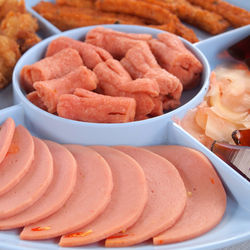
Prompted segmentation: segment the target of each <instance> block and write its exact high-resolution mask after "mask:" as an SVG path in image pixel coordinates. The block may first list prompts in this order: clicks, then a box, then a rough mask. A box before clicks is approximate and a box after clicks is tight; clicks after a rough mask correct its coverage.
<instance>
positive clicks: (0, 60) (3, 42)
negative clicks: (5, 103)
mask: <svg viewBox="0 0 250 250" xmlns="http://www.w3.org/2000/svg"><path fill="white" fill-rule="evenodd" d="M20 56H21V54H20V51H19V48H18V44H17V43H16V42H15V41H14V40H12V39H10V38H8V37H6V36H2V35H0V89H1V88H4V87H5V86H7V85H8V83H9V82H10V81H11V76H12V72H13V69H14V66H15V64H16V62H17V60H18V59H19V57H20Z"/></svg>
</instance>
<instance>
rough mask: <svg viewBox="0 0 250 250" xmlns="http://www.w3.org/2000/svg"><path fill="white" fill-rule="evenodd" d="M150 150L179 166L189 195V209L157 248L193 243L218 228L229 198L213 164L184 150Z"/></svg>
mask: <svg viewBox="0 0 250 250" xmlns="http://www.w3.org/2000/svg"><path fill="white" fill-rule="evenodd" d="M146 148H147V149H149V150H151V151H152V152H154V153H157V154H159V155H160V156H162V157H164V158H166V159H167V160H169V161H170V162H171V163H173V164H174V165H175V166H176V168H177V169H178V170H179V172H180V175H181V177H182V179H183V181H184V184H185V186H186V190H187V194H188V198H187V205H186V208H185V210H184V213H183V215H182V217H181V218H180V220H179V221H177V223H176V224H175V225H174V226H173V227H171V228H170V229H168V230H166V231H164V232H162V233H161V234H159V235H158V236H156V237H154V239H153V241H154V244H155V245H160V244H168V243H175V242H180V241H184V240H189V239H192V238H194V237H197V236H200V235H202V234H204V233H206V232H208V231H209V230H211V229H212V228H213V227H215V226H216V225H217V224H218V223H219V222H220V221H221V219H222V217H223V215H224V212H225V210H226V201H227V196H226V192H225V190H224V188H223V185H222V183H221V181H220V178H219V177H218V175H217V173H216V171H215V169H214V168H213V166H212V164H211V163H210V162H209V160H208V159H207V158H206V157H205V156H204V155H203V154H202V153H200V152H199V151H196V150H194V149H191V148H186V147H183V146H151V147H146Z"/></svg>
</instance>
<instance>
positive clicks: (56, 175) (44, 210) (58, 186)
mask: <svg viewBox="0 0 250 250" xmlns="http://www.w3.org/2000/svg"><path fill="white" fill-rule="evenodd" d="M44 142H45V143H46V145H47V146H48V148H49V150H50V152H51V154H52V158H53V166H54V172H53V179H52V182H51V184H50V185H49V187H48V189H47V190H46V192H45V193H44V195H43V196H42V197H41V198H40V199H39V200H38V201H36V202H35V203H34V204H33V205H32V206H31V207H29V208H27V209H25V210H24V211H23V212H21V213H18V214H17V215H15V216H11V217H9V218H6V219H2V220H0V229H1V230H3V229H13V228H18V227H22V226H25V225H29V224H31V223H35V222H37V221H39V220H42V219H44V218H46V217H48V216H49V215H51V214H53V213H55V212H56V211H57V210H59V209H60V208H61V207H62V206H63V205H64V203H65V202H66V201H67V200H68V198H69V197H70V195H71V194H72V192H73V189H74V186H75V183H76V172H77V165H76V160H75V158H74V157H73V155H72V154H71V153H70V152H69V150H67V149H66V148H65V147H64V146H62V145H60V144H58V143H55V142H52V141H44Z"/></svg>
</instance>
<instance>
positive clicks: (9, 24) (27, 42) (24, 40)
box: [0, 11, 41, 53]
mask: <svg viewBox="0 0 250 250" xmlns="http://www.w3.org/2000/svg"><path fill="white" fill-rule="evenodd" d="M0 30H1V33H2V34H3V35H5V36H7V37H9V38H12V39H13V40H15V41H17V43H18V44H19V46H20V51H21V53H24V52H25V51H26V50H27V49H29V48H30V47H32V46H33V45H35V44H36V43H38V42H40V41H41V39H40V38H39V37H38V36H37V35H36V31H37V30H38V23H37V20H36V19H35V18H33V17H32V16H31V15H30V14H29V13H20V12H13V11H10V12H9V13H8V14H7V15H6V17H5V18H4V19H3V21H2V23H1V27H0Z"/></svg>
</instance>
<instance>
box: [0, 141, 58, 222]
mask: <svg viewBox="0 0 250 250" xmlns="http://www.w3.org/2000/svg"><path fill="white" fill-rule="evenodd" d="M33 140H34V144H35V152H34V160H33V162H32V164H31V167H30V169H29V171H28V173H27V174H26V175H25V176H24V177H23V178H22V179H21V181H20V182H19V183H18V184H17V185H16V186H15V187H13V188H12V189H11V190H10V191H8V192H7V193H5V194H3V195H1V196H0V219H4V218H7V217H10V216H14V215H16V214H18V213H19V212H21V211H23V210H24V209H26V208H28V207H29V206H31V205H32V204H33V203H35V202H36V201H37V200H38V199H39V198H40V197H41V196H42V195H43V194H44V193H45V191H46V190H47V188H48V186H49V184H50V183H51V180H52V178H53V160H52V156H51V153H50V151H49V149H48V147H47V146H46V144H45V143H44V142H43V141H41V140H40V139H38V138H36V137H33Z"/></svg>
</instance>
